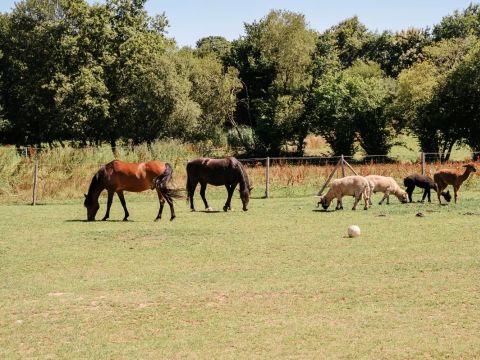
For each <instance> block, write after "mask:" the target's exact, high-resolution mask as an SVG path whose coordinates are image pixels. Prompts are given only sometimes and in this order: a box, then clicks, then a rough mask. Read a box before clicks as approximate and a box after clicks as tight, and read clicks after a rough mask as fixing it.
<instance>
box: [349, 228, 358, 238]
mask: <svg viewBox="0 0 480 360" xmlns="http://www.w3.org/2000/svg"><path fill="white" fill-rule="evenodd" d="M348 236H349V237H357V236H360V227H358V226H357V225H350V226H349V227H348Z"/></svg>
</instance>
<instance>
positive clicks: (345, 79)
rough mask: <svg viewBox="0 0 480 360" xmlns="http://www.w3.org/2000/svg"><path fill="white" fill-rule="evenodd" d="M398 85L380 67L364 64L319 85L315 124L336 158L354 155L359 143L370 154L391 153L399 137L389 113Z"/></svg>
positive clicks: (328, 77)
mask: <svg viewBox="0 0 480 360" xmlns="http://www.w3.org/2000/svg"><path fill="white" fill-rule="evenodd" d="M394 84H395V83H394V81H393V80H392V79H390V78H388V77H386V76H385V74H384V73H383V71H382V70H381V69H380V66H379V65H378V64H376V63H372V62H370V63H364V62H361V61H358V62H356V63H355V64H354V65H353V66H352V67H350V68H348V69H345V70H343V71H341V72H337V73H329V74H327V75H325V76H324V77H322V81H319V82H317V85H316V87H315V88H314V90H313V93H312V96H313V97H312V99H313V101H311V103H313V104H316V105H315V106H314V107H313V108H312V109H311V116H312V124H313V126H314V129H316V131H317V132H318V133H320V134H321V135H322V136H323V137H324V138H325V139H326V140H327V142H328V143H329V144H330V146H331V148H332V150H333V152H334V154H335V155H341V154H344V155H350V154H353V153H354V152H355V149H354V141H355V139H358V141H359V143H360V145H361V146H362V148H363V149H364V150H365V151H366V152H367V154H382V155H385V154H387V153H388V151H389V150H390V147H391V146H392V138H393V137H394V135H395V131H394V123H393V121H392V117H391V115H390V113H389V107H390V105H391V103H392V101H393V98H394V94H395V86H394Z"/></svg>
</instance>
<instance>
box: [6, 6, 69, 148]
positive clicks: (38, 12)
mask: <svg viewBox="0 0 480 360" xmlns="http://www.w3.org/2000/svg"><path fill="white" fill-rule="evenodd" d="M61 15H62V14H61V11H59V10H58V9H57V7H56V4H54V2H52V1H48V0H44V1H33V0H27V1H23V2H20V3H17V4H16V7H15V9H14V10H13V12H12V13H11V14H9V15H8V20H7V26H6V29H5V28H4V31H2V36H4V38H3V39H2V41H1V42H2V50H3V58H2V59H1V60H0V61H1V67H2V69H3V71H4V72H3V79H2V80H3V89H2V90H3V91H2V97H3V99H4V105H5V115H6V117H7V118H8V119H9V121H10V123H11V126H10V131H9V132H8V141H9V142H12V143H15V144H17V145H33V144H40V143H42V142H50V143H51V142H53V141H55V140H58V138H59V137H60V136H61V134H62V131H63V130H64V127H63V124H62V123H61V122H59V117H58V112H57V111H56V108H55V106H54V100H53V93H52V91H51V90H50V88H49V84H50V81H51V80H52V74H55V73H57V72H58V71H61V68H62V66H63V65H62V64H63V62H62V61H61V56H62V54H61V52H60V51H59V44H60V43H61V40H62V34H63V30H64V25H63V22H62V18H61Z"/></svg>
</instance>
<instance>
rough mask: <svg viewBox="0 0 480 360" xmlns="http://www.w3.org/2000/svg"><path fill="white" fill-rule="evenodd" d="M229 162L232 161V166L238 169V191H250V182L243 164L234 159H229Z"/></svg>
mask: <svg viewBox="0 0 480 360" xmlns="http://www.w3.org/2000/svg"><path fill="white" fill-rule="evenodd" d="M230 161H232V164H233V166H237V167H238V168H239V169H240V180H241V181H240V191H245V189H246V190H248V191H250V181H249V179H248V175H247V173H246V172H245V169H244V168H243V164H242V163H241V162H240V161H238V159H236V158H234V157H232V158H230Z"/></svg>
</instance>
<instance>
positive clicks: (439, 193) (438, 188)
mask: <svg viewBox="0 0 480 360" xmlns="http://www.w3.org/2000/svg"><path fill="white" fill-rule="evenodd" d="M445 188H446V186H442V185H440V184H437V197H438V203H439V204H440V205H442V199H441V198H440V195H441V194H442V191H443V190H444V189H445Z"/></svg>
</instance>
